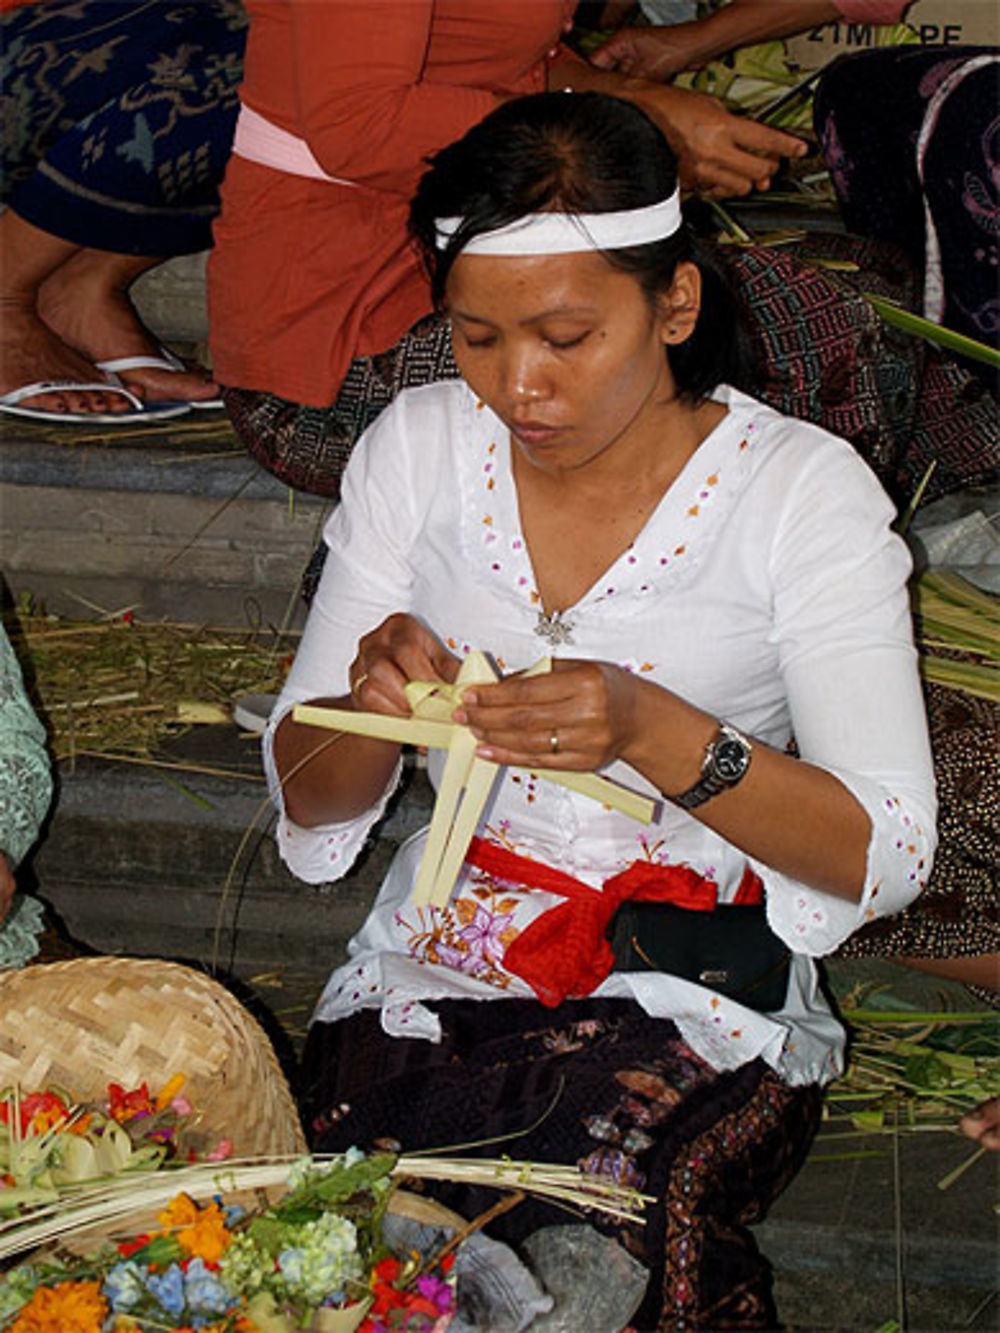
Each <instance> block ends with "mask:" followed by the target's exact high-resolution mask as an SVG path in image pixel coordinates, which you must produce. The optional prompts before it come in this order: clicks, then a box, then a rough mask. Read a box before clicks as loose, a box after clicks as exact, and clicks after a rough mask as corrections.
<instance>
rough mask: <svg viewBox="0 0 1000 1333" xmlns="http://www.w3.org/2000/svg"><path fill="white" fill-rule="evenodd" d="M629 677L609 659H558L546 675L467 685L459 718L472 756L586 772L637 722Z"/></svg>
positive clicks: (627, 738) (621, 743) (627, 737)
mask: <svg viewBox="0 0 1000 1333" xmlns="http://www.w3.org/2000/svg"><path fill="white" fill-rule="evenodd" d="M637 697H638V690H637V685H636V681H635V679H634V677H633V676H632V675H631V674H630V673H629V672H627V671H624V670H622V668H621V667H617V666H612V665H610V664H609V663H607V662H579V661H573V660H566V659H560V660H559V661H557V662H554V663H553V664H552V671H551V673H549V674H546V675H544V676H523V675H515V676H507V677H506V678H505V679H504V680H502V681H500V682H498V683H497V684H496V685H476V686H474V687H473V688H471V689H468V690H466V691H465V693H464V695H463V698H462V704H461V706H460V707H459V708H458V709H457V710H456V712H455V714H454V718H455V721H456V722H460V723H463V724H467V725H468V726H469V728H470V730H471V731H472V734H473V735H474V736H475V737H476V739H477V740H478V741H479V742H480V744H479V748H478V750H477V754H478V755H479V756H480V757H481V758H483V759H492V760H493V761H494V762H495V763H498V764H512V765H514V766H515V767H518V768H533V769H546V768H556V769H574V770H577V771H579V772H584V773H591V772H594V771H595V770H596V769H599V768H602V767H604V765H605V764H609V763H611V762H612V760H614V759H618V758H620V757H621V756H622V754H623V752H624V750H625V749H626V748H627V746H628V745H629V743H630V742H631V740H632V739H633V736H634V733H635V728H636V705H637Z"/></svg>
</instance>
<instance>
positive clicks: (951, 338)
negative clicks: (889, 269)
mask: <svg viewBox="0 0 1000 1333" xmlns="http://www.w3.org/2000/svg"><path fill="white" fill-rule="evenodd" d="M861 294H862V296H863V297H864V298H865V300H866V301H868V303H869V304H870V305H871V306H872V308H873V309H874V310H875V311H876V313H877V314H879V315H880V316H881V318H882V319H883V320H885V322H886V324H890V325H892V327H893V328H896V329H901V330H902V331H903V332H904V333H912V334H913V336H914V337H916V338H926V339H927V341H928V342H932V343H937V344H938V345H939V346H941V347H947V348H948V349H949V351H952V352H960V353H961V354H962V355H963V356H967V357H970V358H971V359H972V360H973V361H982V362H984V363H985V364H986V365H988V366H1000V352H998V351H997V350H996V348H994V347H989V346H987V344H986V343H981V342H977V341H976V340H975V338H967V337H966V336H965V335H964V334H962V333H956V332H955V331H954V329H946V328H944V327H943V326H942V325H941V324H935V323H934V321H933V320H932V319H924V317H923V316H922V315H915V314H914V313H913V312H912V311H911V310H904V309H903V308H902V307H901V306H898V305H894V304H893V303H892V302H891V301H886V300H885V299H884V298H883V297H881V296H876V295H875V293H874V292H862V293H861Z"/></svg>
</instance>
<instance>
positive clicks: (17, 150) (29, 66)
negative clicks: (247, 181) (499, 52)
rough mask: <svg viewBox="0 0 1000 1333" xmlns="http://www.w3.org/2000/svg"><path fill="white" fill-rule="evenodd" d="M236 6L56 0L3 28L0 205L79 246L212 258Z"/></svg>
mask: <svg viewBox="0 0 1000 1333" xmlns="http://www.w3.org/2000/svg"><path fill="white" fill-rule="evenodd" d="M247 24H248V20H247V17H246V15H245V13H244V12H243V9H242V6H241V5H240V4H239V3H238V0H188V2H187V3H185V0H45V2H44V3H41V4H30V5H26V6H24V7H22V8H18V9H15V10H12V11H10V12H8V13H6V14H4V15H3V16H2V18H0V45H2V56H0V78H2V84H3V98H2V117H3V119H2V125H0V135H2V152H0V156H2V169H3V180H2V185H0V199H2V201H3V202H5V203H9V204H10V205H11V207H12V208H14V210H15V211H16V212H17V213H18V214H19V215H20V216H21V217H23V218H25V219H26V220H27V221H28V222H31V223H33V224H34V225H35V226H36V227H40V228H41V229H42V230H43V231H47V232H49V233H51V234H52V235H55V236H59V237H61V238H62V239H64V240H68V241H72V242H74V243H75V244H77V245H85V246H88V247H92V248H96V249H102V250H111V251H115V252H116V253H118V254H136V255H150V256H167V255H178V254H186V253H193V252H196V251H198V250H204V249H206V248H207V247H208V246H209V245H210V244H211V221H212V218H213V217H214V216H215V214H216V213H217V212H218V207H219V201H218V193H217V187H218V183H219V181H220V180H221V179H222V174H223V170H224V167H225V163H226V159H227V157H228V156H229V148H230V145H231V143H232V137H233V130H234V127H235V124H236V115H237V111H238V109H239V98H238V92H237V87H238V84H239V82H240V79H241V78H242V73H243V46H244V42H245V39H246V28H247Z"/></svg>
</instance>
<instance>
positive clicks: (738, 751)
mask: <svg viewBox="0 0 1000 1333" xmlns="http://www.w3.org/2000/svg"><path fill="white" fill-rule="evenodd" d="M749 762H750V755H749V754H748V753H747V747H746V746H745V745H744V744H743V742H742V741H738V740H734V739H733V738H732V737H729V736H724V737H723V738H722V740H721V741H719V742H718V744H717V745H716V747H715V753H714V754H713V756H712V768H713V769H714V770H715V772H716V773H717V774H718V775H719V777H720V778H721V779H722V781H723V782H738V781H739V780H740V778H741V777H742V776H743V774H744V773H745V772H746V769H747V765H748V764H749Z"/></svg>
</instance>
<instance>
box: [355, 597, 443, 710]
mask: <svg viewBox="0 0 1000 1333" xmlns="http://www.w3.org/2000/svg"><path fill="white" fill-rule="evenodd" d="M458 667H459V662H458V659H457V658H456V657H453V656H452V654H451V653H449V652H448V650H447V649H446V648H445V647H444V645H443V644H442V643H440V641H439V640H438V639H437V638H435V636H434V635H433V634H432V633H431V632H430V630H428V629H427V628H426V627H425V626H424V625H422V624H421V623H420V621H419V620H417V618H416V617H415V616H411V615H409V614H407V613H406V612H402V611H399V612H397V613H396V614H395V615H391V616H389V617H388V618H387V619H386V620H383V621H382V623H381V625H379V626H378V628H377V629H373V630H372V632H371V633H370V634H366V635H365V636H364V638H363V639H362V640H361V641H360V643H359V644H358V652H357V656H356V657H355V659H354V661H353V662H352V664H351V671H350V677H351V698H352V700H353V701H354V705H355V707H356V708H360V709H364V710H366V711H369V712H373V713H390V714H393V715H394V716H396V717H409V715H410V705H409V704H408V703H407V701H406V694H405V692H404V690H405V686H406V685H407V684H408V683H409V682H410V681H411V680H440V681H444V682H446V683H447V684H450V683H451V682H452V681H453V680H454V679H455V677H456V676H457V675H458Z"/></svg>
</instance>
